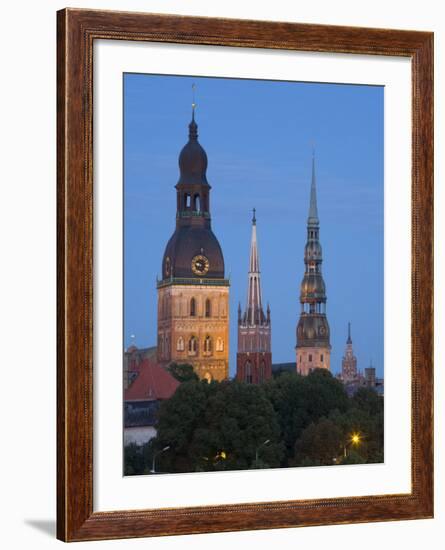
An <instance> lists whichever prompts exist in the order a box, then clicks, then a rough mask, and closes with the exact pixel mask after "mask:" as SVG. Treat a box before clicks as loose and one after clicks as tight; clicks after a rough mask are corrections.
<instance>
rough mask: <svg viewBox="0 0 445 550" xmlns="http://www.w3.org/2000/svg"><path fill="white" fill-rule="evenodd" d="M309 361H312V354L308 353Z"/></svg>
mask: <svg viewBox="0 0 445 550" xmlns="http://www.w3.org/2000/svg"><path fill="white" fill-rule="evenodd" d="M309 362H310V363H312V355H311V354H309Z"/></svg>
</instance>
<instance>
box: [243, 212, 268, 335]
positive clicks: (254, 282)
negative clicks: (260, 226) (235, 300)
mask: <svg viewBox="0 0 445 550" xmlns="http://www.w3.org/2000/svg"><path fill="white" fill-rule="evenodd" d="M246 315H247V317H246V321H247V322H248V323H249V324H250V325H255V324H256V323H260V322H262V321H263V320H264V312H263V306H262V303H261V281H260V260H259V256H258V244H257V233H256V210H255V208H254V209H253V216H252V236H251V239H250V258H249V278H248V292H247V304H246Z"/></svg>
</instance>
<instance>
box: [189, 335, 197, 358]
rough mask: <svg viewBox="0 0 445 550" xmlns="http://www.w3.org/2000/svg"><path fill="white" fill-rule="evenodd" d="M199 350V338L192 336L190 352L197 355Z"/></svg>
mask: <svg viewBox="0 0 445 550" xmlns="http://www.w3.org/2000/svg"><path fill="white" fill-rule="evenodd" d="M197 351H198V340H197V339H196V336H192V337H191V338H190V340H189V354H190V355H196V352H197Z"/></svg>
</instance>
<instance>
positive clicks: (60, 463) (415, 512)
mask: <svg viewBox="0 0 445 550" xmlns="http://www.w3.org/2000/svg"><path fill="white" fill-rule="evenodd" d="M57 31H58V35H57V36H58V38H57V41H58V42H57V48H58V50H57V72H58V74H57V84H58V93H57V113H58V122H57V144H58V151H57V174H58V221H57V234H58V243H57V252H58V262H57V269H58V273H57V274H58V338H57V342H58V352H57V353H58V380H57V390H58V405H57V432H58V441H57V449H58V460H57V537H58V538H59V539H61V540H64V541H76V540H77V541H79V540H95V539H111V538H129V537H143V536H158V535H179V534H187V533H207V532H218V531H238V530H252V529H272V528H284V527H296V526H308V525H322V524H339V523H355V522H372V521H386V520H402V519H415V518H431V517H432V516H433V418H432V416H433V412H432V411H433V315H432V311H433V34H432V33H428V32H415V31H402V30H386V29H367V28H351V27H339V26H338V27H336V26H322V25H312V24H310V25H307V24H295V23H277V22H260V21H249V20H229V19H213V18H201V17H181V16H171V15H155V14H143V13H124V12H111V11H110V12H106V11H92V10H91V11H90V10H77V9H65V10H62V11H60V12H58V14H57ZM98 39H102V40H126V41H155V42H165V43H181V44H202V45H218V46H227V47H230V46H237V47H245V48H273V49H278V50H298V51H310V52H341V53H348V54H351V55H353V54H373V55H383V56H402V57H407V58H410V59H411V63H412V249H411V263H412V286H411V289H412V294H411V311H412V325H411V333H412V336H411V356H412V365H411V372H412V428H411V433H412V437H411V449H412V451H411V453H412V455H411V459H412V460H411V464H412V466H411V480H412V490H411V492H410V493H406V494H394V495H373V496H365V497H345V498H330V499H317V500H295V501H280V502H277V501H273V502H261V503H255V504H235V505H217V506H203V507H187V508H169V509H155V510H153V509H150V510H122V511H119V512H93V407H94V403H93V369H94V364H93V292H94V288H93V208H94V205H93V161H92V159H93V156H92V147H93V146H92V143H93V141H92V131H93V124H92V121H93V97H92V84H93V62H94V59H93V43H94V41H95V40H98Z"/></svg>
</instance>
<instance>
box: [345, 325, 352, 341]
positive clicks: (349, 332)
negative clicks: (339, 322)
mask: <svg viewBox="0 0 445 550" xmlns="http://www.w3.org/2000/svg"><path fill="white" fill-rule="evenodd" d="M346 343H347V344H352V340H351V323H348V339H347V341H346Z"/></svg>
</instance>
